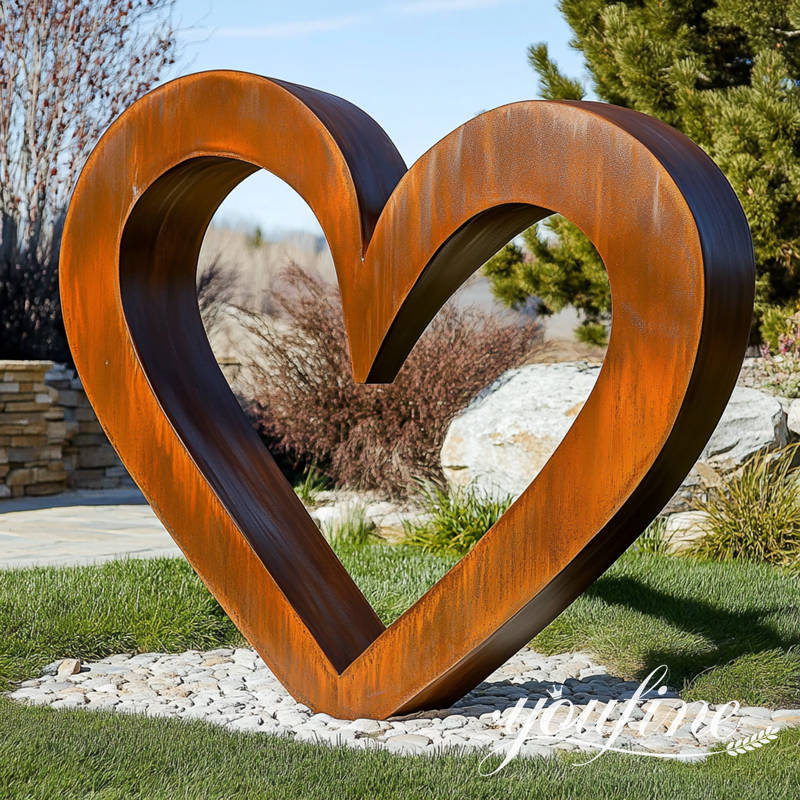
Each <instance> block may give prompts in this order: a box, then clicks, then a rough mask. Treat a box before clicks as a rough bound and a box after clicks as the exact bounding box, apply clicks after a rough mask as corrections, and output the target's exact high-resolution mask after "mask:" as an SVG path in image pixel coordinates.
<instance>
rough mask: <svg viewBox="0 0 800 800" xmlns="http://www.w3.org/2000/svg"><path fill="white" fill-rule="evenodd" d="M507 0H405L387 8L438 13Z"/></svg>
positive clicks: (490, 4)
mask: <svg viewBox="0 0 800 800" xmlns="http://www.w3.org/2000/svg"><path fill="white" fill-rule="evenodd" d="M507 2H509V0H406V1H405V2H399V3H392V4H391V5H389V9H390V10H392V11H399V12H400V13H401V14H420V15H422V14H439V13H442V12H448V11H469V10H470V9H473V8H491V7H493V6H499V5H505V4H506V3H507Z"/></svg>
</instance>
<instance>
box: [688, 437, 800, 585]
mask: <svg viewBox="0 0 800 800" xmlns="http://www.w3.org/2000/svg"><path fill="white" fill-rule="evenodd" d="M796 454H797V445H792V446H790V447H787V448H785V449H784V450H783V451H782V452H781V453H779V454H777V455H776V454H774V453H766V452H762V453H758V454H757V455H755V456H753V458H751V459H750V460H749V461H748V462H747V463H746V464H745V465H744V467H743V468H742V471H741V473H740V474H739V475H737V476H735V477H733V478H731V480H729V481H728V483H727V484H726V485H725V486H724V487H723V489H722V490H721V491H720V492H718V493H717V494H716V495H714V496H712V497H710V498H709V500H708V501H707V502H706V503H704V504H702V505H701V506H700V507H701V510H703V511H705V512H706V513H707V514H708V519H707V521H706V523H705V527H706V533H705V535H704V536H703V537H702V538H700V539H699V540H698V541H697V542H696V543H695V544H694V546H693V547H692V550H691V553H692V554H694V555H697V556H701V557H703V558H709V559H713V560H715V561H730V560H733V559H742V560H746V561H759V562H765V563H768V564H774V565H776V566H780V567H783V568H786V569H789V570H790V571H792V572H800V483H798V481H799V480H800V473H798V470H797V468H796V467H794V466H793V461H794V459H795V456H796Z"/></svg>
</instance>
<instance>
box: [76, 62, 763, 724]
mask: <svg viewBox="0 0 800 800" xmlns="http://www.w3.org/2000/svg"><path fill="white" fill-rule="evenodd" d="M259 168H264V169H267V170H269V171H270V172H272V173H274V174H275V175H277V176H278V177H280V178H282V179H283V180H285V181H286V182H287V183H288V184H290V185H291V186H293V187H294V188H295V189H296V190H297V192H299V194H300V195H302V196H303V198H305V200H306V201H307V202H308V204H309V205H310V206H311V208H312V209H313V211H314V213H315V214H316V216H317V219H318V220H319V221H320V223H321V225H322V227H323V229H324V231H325V233H326V235H327V239H328V243H329V244H330V248H331V252H332V254H333V260H334V263H335V265H336V270H337V274H338V280H339V286H340V289H341V295H342V304H343V309H344V318H345V323H346V328H347V335H348V338H349V346H350V354H351V359H352V365H353V373H354V375H355V378H356V379H357V380H359V381H368V382H369V381H374V382H385V381H391V380H392V378H393V377H394V375H395V374H396V372H397V370H398V369H399V367H400V366H401V364H402V363H403V360H404V359H405V358H406V356H407V355H408V353H409V351H410V349H411V348H412V347H413V345H414V342H415V341H416V340H417V338H418V337H419V336H420V334H421V333H422V331H423V329H424V328H425V326H426V325H427V324H428V322H429V321H430V320H431V318H432V317H433V316H434V315H435V314H436V312H437V310H438V309H439V308H440V307H441V305H442V303H443V302H444V301H445V300H446V299H447V298H448V296H449V295H450V294H451V293H452V292H453V291H454V290H455V289H456V288H457V287H458V286H459V285H460V284H461V283H462V282H463V281H464V280H465V279H466V278H467V277H468V276H469V275H470V274H471V273H472V272H473V271H474V270H475V269H477V268H478V267H479V266H480V265H481V264H482V263H483V262H484V261H485V260H486V259H487V258H488V257H489V256H491V255H492V254H493V253H494V252H496V251H497V250H498V249H499V248H500V247H501V246H502V245H503V244H504V243H505V242H507V241H508V240H509V239H510V238H512V237H513V236H514V235H515V234H516V233H518V232H519V231H521V230H523V229H524V228H526V227H528V226H529V225H531V224H532V223H534V222H536V221H537V220H539V219H542V218H543V217H545V216H547V215H548V214H551V213H554V212H559V213H561V214H564V215H565V216H566V217H568V218H569V219H571V220H572V221H573V222H575V223H576V224H577V225H578V226H580V228H581V229H582V230H583V231H584V232H585V233H586V234H587V235H588V236H589V238H590V239H591V240H592V242H594V244H595V246H596V247H597V249H598V251H599V252H600V255H601V256H602V258H603V261H604V263H605V264H606V266H607V269H608V274H609V278H610V282H611V292H612V298H613V307H614V313H613V327H612V331H611V340H610V344H609V348H608V354H607V356H606V359H605V362H604V364H603V368H602V371H601V373H600V377H599V378H598V380H597V384H596V386H595V388H594V390H593V392H592V394H591V396H590V397H589V399H588V400H587V402H586V404H585V406H584V407H583V410H582V411H581V412H580V414H579V415H578V417H577V418H576V420H575V422H574V424H573V426H572V428H571V429H570V430H569V432H568V434H567V435H566V437H565V438H564V440H563V441H562V442H561V444H560V445H559V447H558V449H557V450H556V451H555V453H554V454H553V456H552V457H551V459H550V460H549V461H548V463H547V464H546V466H545V467H544V469H543V470H542V471H541V472H540V473H539V475H538V476H537V477H536V479H535V480H534V481H533V483H531V485H530V486H529V487H528V489H527V490H526V491H525V492H524V493H523V494H522V496H521V497H520V498H519V499H518V500H517V502H516V503H514V505H513V506H512V507H511V508H510V509H509V510H508V511H507V512H506V514H505V515H504V516H503V517H502V519H500V520H499V522H497V524H496V525H495V526H494V527H493V528H492V529H491V530H490V531H489V533H488V534H487V535H486V536H485V537H484V538H483V539H482V540H481V541H480V542H478V544H477V545H476V546H475V547H474V549H473V550H472V551H471V552H470V553H469V554H468V555H467V556H465V557H464V558H463V559H462V560H461V561H460V562H459V563H458V564H457V565H456V566H455V567H454V568H453V569H452V570H450V572H449V573H447V575H445V577H444V578H442V580H440V581H439V583H438V584H436V586H434V587H433V588H432V589H431V590H430V591H429V592H428V593H427V594H426V595H425V596H424V597H422V598H421V599H420V600H419V601H418V602H417V603H415V604H414V606H412V607H411V608H410V609H409V610H408V611H407V612H406V613H405V614H404V615H403V616H402V617H400V618H399V619H398V620H397V621H396V622H395V623H394V624H392V625H391V626H390V627H389V628H385V627H384V625H383V624H382V623H381V622H380V620H379V619H378V617H377V616H376V614H375V612H374V611H373V610H372V608H371V607H370V605H369V603H368V602H367V601H366V599H365V598H364V597H363V595H362V594H361V592H360V591H359V590H358V588H357V587H356V585H355V584H354V583H353V581H352V579H351V578H350V576H349V575H348V574H347V572H346V571H345V570H344V568H343V567H342V565H341V564H340V562H339V561H338V559H337V558H336V556H335V555H334V553H333V551H332V550H331V549H330V547H329V546H328V544H327V543H326V542H325V540H324V539H323V537H322V536H321V535H320V533H319V531H318V530H317V528H316V526H315V525H314V523H313V522H312V520H311V518H310V517H309V515H308V514H307V513H306V511H305V509H304V507H303V505H302V503H301V502H300V500H299V499H298V498H297V497H296V496H295V494H294V492H293V491H292V489H291V487H290V486H289V485H288V483H287V482H286V481H285V480H284V478H283V477H282V475H281V473H280V472H279V471H278V469H277V467H276V466H275V463H274V462H273V460H272V458H271V457H270V455H269V453H268V452H267V451H266V449H265V448H264V446H263V445H262V443H261V441H260V440H259V438H258V436H257V435H256V434H255V433H254V431H253V430H252V429H251V427H250V425H249V424H248V421H247V419H246V418H245V416H244V415H243V413H242V412H241V411H240V409H239V406H238V404H237V402H236V400H235V398H234V396H233V394H232V393H231V390H230V389H229V387H228V384H227V383H226V381H225V379H224V377H223V376H222V373H221V372H220V370H219V369H218V367H217V365H216V363H215V360H214V357H213V355H212V353H211V349H210V347H209V344H208V341H207V340H206V336H205V333H204V331H203V326H202V323H201V320H200V315H199V313H198V308H197V300H196V294H195V270H196V264H197V256H198V251H199V250H200V244H201V242H202V239H203V235H204V232H205V230H206V227H207V225H208V224H209V220H210V219H211V217H212V216H213V214H214V211H215V209H216V208H217V206H218V205H219V204H220V202H221V201H222V200H223V198H224V197H225V196H226V195H227V194H228V193H229V192H230V191H231V189H233V187H234V186H236V184H238V183H239V182H240V181H241V180H243V179H244V178H245V177H247V176H248V175H250V174H251V173H252V172H254V171H255V170H257V169H259ZM753 287H754V265H753V251H752V244H751V241H750V235H749V230H748V226H747V223H746V221H745V217H744V214H743V212H742V209H741V207H740V205H739V203H738V201H737V199H736V196H735V195H734V193H733V190H732V189H731V187H730V186H729V184H728V183H727V181H726V180H725V178H724V177H723V176H722V174H721V173H720V171H719V170H718V169H717V167H716V166H715V165H714V164H713V162H712V161H711V160H710V159H709V158H708V157H707V156H706V155H705V154H704V153H703V152H702V151H701V150H700V148H698V147H697V146H695V145H694V144H693V143H692V142H691V141H690V140H689V139H687V138H686V137H685V136H683V135H682V134H680V133H677V132H676V131H674V130H673V129H671V128H669V127H668V126H666V125H664V124H662V123H661V122H659V121H657V120H655V119H651V118H650V117H647V116H645V115H643V114H639V113H636V112H634V111H630V110H626V109H623V108H618V107H615V106H610V105H605V104H601V103H592V102H545V101H535V102H521V103H514V104H511V105H508V106H504V107H502V108H497V109H495V110H493V111H489V112H486V113H484V114H481V115H480V116H478V117H476V118H474V119H472V120H470V121H469V122H467V123H466V124H464V125H462V126H461V127H460V128H458V129H457V130H455V131H453V133H451V134H450V135H449V136H447V137H445V138H444V139H443V140H442V141H440V142H439V143H438V144H436V145H435V146H434V147H433V148H432V149H431V150H429V151H428V152H427V153H426V154H425V155H424V156H422V157H421V158H420V159H419V161H417V162H416V163H415V164H414V165H413V166H412V167H411V168H410V169H407V168H406V166H405V164H404V163H403V161H402V159H401V157H400V155H399V154H398V152H397V150H396V149H395V148H394V146H393V145H392V143H391V141H390V140H389V138H388V137H387V136H386V134H385V133H384V132H383V130H381V128H380V127H379V126H378V125H377V124H376V123H375V122H374V121H373V120H372V119H371V118H370V117H368V116H367V115H366V114H365V113H364V112H362V111H361V110H359V109H358V108H356V107H355V106H353V105H351V104H350V103H348V102H346V101H344V100H342V99H340V98H338V97H334V96H332V95H329V94H325V93H323V92H319V91H315V90H314V89H309V88H306V87H303V86H296V85H293V84H290V83H285V82H283V81H277V80H270V79H267V78H263V77H259V76H256V75H249V74H243V73H236V72H209V73H203V74H198V75H191V76H189V77H185V78H181V79H179V80H177V81H174V82H172V83H169V84H167V85H165V86H162V87H161V88H159V89H157V90H156V91H154V92H152V93H150V94H148V95H147V96H146V97H144V98H143V99H141V100H139V101H138V102H137V103H135V104H134V105H133V106H132V107H131V108H129V109H128V110H127V111H126V112H125V113H124V114H123V115H122V116H121V117H120V118H119V119H118V120H117V121H116V122H115V123H114V124H113V125H112V126H111V128H110V129H109V130H108V132H107V133H106V134H105V136H104V137H103V139H102V141H101V142H100V143H99V145H98V146H97V148H96V149H95V151H94V152H93V153H92V156H91V158H90V159H89V161H88V163H87V165H86V167H85V169H84V171H83V174H82V175H81V178H80V180H79V182H78V185H77V188H76V190H75V193H74V196H73V199H72V203H71V205H70V208H69V214H68V216H67V221H66V228H65V231H64V237H63V244H62V252H61V298H62V303H63V309H64V318H65V322H66V327H67V333H68V335H69V341H70V344H71V346H72V352H73V355H74V358H75V364H76V366H77V368H78V372H79V373H80V376H81V379H82V381H83V385H84V387H85V388H86V392H87V394H88V396H89V398H90V400H91V402H92V405H93V406H94V408H95V410H96V411H97V414H98V416H99V418H100V421H101V423H102V425H103V427H104V428H105V430H106V433H107V434H108V436H109V438H110V440H111V442H112V443H113V445H114V447H115V448H116V449H117V451H118V453H119V454H120V456H121V458H122V460H123V461H124V463H125V465H126V466H127V467H128V469H129V470H130V473H131V475H132V476H133V477H134V479H135V480H136V482H137V483H138V484H139V486H140V487H141V488H142V491H143V492H144V494H145V496H146V497H147V498H148V500H149V501H150V503H151V504H152V506H153V508H154V509H155V511H156V513H157V514H158V516H159V517H160V518H161V520H162V521H163V522H164V524H165V525H166V527H167V529H168V530H169V531H170V533H171V534H172V536H173V537H174V538H175V540H176V541H177V543H178V544H179V545H180V547H181V549H182V550H183V552H184V553H185V554H186V557H187V558H188V560H189V562H190V563H191V564H192V566H193V567H194V569H195V570H196V571H197V572H198V574H199V575H200V577H201V578H202V579H203V581H205V583H206V584H207V585H208V587H209V589H210V590H211V591H212V592H213V593H214V595H215V596H216V598H217V599H218V600H219V602H220V603H221V604H222V606H223V607H224V608H225V610H226V611H227V612H228V614H229V615H230V616H231V618H232V619H233V621H234V622H235V623H236V625H237V626H238V627H239V629H240V630H241V631H242V632H243V633H244V635H245V636H246V637H247V638H248V639H249V641H250V642H251V643H252V644H253V646H254V647H255V648H256V650H258V652H259V653H260V654H261V655H262V656H263V658H264V660H265V661H266V662H267V664H268V665H269V666H270V668H271V669H272V670H273V672H274V673H275V674H276V675H277V677H278V678H279V679H280V680H281V681H282V682H283V684H284V685H285V686H286V688H287V689H288V690H289V691H290V692H291V693H292V695H293V696H294V697H295V698H296V699H297V700H299V701H301V702H303V703H305V704H307V705H308V706H310V707H311V708H313V709H316V710H318V711H325V712H328V713H329V714H332V715H334V716H337V717H350V718H352V717H356V716H363V717H378V718H380V717H387V716H389V715H392V714H398V713H404V712H410V711H412V710H416V709H421V708H426V707H436V706H439V707H441V706H446V705H448V704H449V703H451V702H452V701H454V700H456V699H457V698H459V697H461V696H462V695H463V694H464V693H465V692H467V691H468V690H469V689H471V688H472V687H473V686H475V684H476V683H478V682H479V681H480V680H481V679H483V678H484V677H485V676H486V675H487V674H488V673H490V672H491V671H492V670H494V669H495V668H496V667H497V666H498V665H500V664H501V663H502V662H503V661H504V660H505V659H507V658H508V657H509V656H510V655H511V654H512V653H514V652H515V651H516V650H518V649H519V648H520V647H521V646H522V645H524V644H525V643H526V642H528V641H529V640H530V638H531V637H532V636H533V635H534V634H536V633H537V632H538V631H539V630H541V629H542V628H543V627H544V626H545V625H547V624H548V623H549V622H550V621H551V620H552V619H553V618H554V617H555V616H557V615H558V614H559V613H560V612H561V611H562V610H563V609H564V608H565V607H566V606H567V605H569V603H571V602H572V601H573V600H574V599H575V597H577V596H578V595H579V594H580V593H581V592H582V591H583V590H584V589H586V588H587V587H588V586H589V585H590V584H591V583H592V582H593V581H594V580H595V579H596V578H597V577H598V576H599V575H600V574H601V573H602V572H603V571H604V570H605V569H607V568H608V567H609V566H610V565H611V564H612V563H613V562H614V560H615V559H616V558H617V557H618V556H619V555H620V554H621V553H622V552H623V550H625V548H626V547H628V546H629V545H630V543H631V542H632V541H633V540H634V538H635V537H636V536H637V535H638V534H639V533H640V532H641V531H642V530H643V529H644V528H645V526H646V525H647V524H648V523H649V522H650V521H651V520H652V518H653V517H654V516H655V515H656V514H657V513H658V512H659V511H660V510H661V508H662V507H663V505H664V503H665V502H666V501H667V500H668V499H669V497H670V496H671V495H672V493H673V492H674V491H675V489H676V488H677V487H678V485H679V484H680V482H681V480H682V479H683V478H684V476H685V475H686V473H687V472H688V470H689V469H690V467H691V466H692V464H693V462H694V461H695V459H696V458H697V456H698V455H699V453H700V451H701V449H702V448H703V445H704V444H705V442H706V440H707V439H708V437H709V436H710V434H711V432H712V431H713V429H714V426H715V424H716V422H717V420H718V419H719V416H720V414H721V413H722V411H723V409H724V407H725V404H726V402H727V400H728V397H729V395H730V393H731V391H732V389H733V386H734V383H735V380H736V376H737V373H738V370H739V366H740V364H741V361H742V357H743V354H744V349H745V345H746V341H747V337H748V331H749V327H750V319H751V311H752V303H753Z"/></svg>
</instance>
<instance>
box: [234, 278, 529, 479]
mask: <svg viewBox="0 0 800 800" xmlns="http://www.w3.org/2000/svg"><path fill="white" fill-rule="evenodd" d="M277 284H278V286H279V288H278V289H277V290H276V291H275V293H274V296H273V297H272V298H271V307H273V308H276V309H278V313H279V317H278V320H277V321H276V322H275V324H272V325H264V323H263V318H256V317H254V316H250V317H249V322H248V323H247V328H248V330H249V332H250V333H251V335H253V336H254V337H255V340H256V342H257V349H258V353H259V357H258V359H257V361H258V363H257V364H256V365H254V367H253V369H252V371H251V377H250V382H249V387H250V388H249V389H248V394H249V398H248V400H247V401H246V407H247V408H248V410H249V412H250V414H251V416H252V417H253V419H254V421H255V423H256V425H257V427H258V429H259V430H260V432H261V434H262V435H263V437H264V439H265V441H266V442H267V443H268V446H269V447H270V449H271V450H272V451H273V453H275V455H276V456H278V457H279V458H280V457H281V456H284V457H287V456H288V458H289V459H290V460H291V461H292V462H294V464H296V465H301V466H308V465H310V464H314V465H315V467H316V469H317V470H318V471H319V472H321V473H322V474H324V475H326V476H327V477H328V478H330V479H331V480H332V481H333V482H334V483H335V484H336V485H339V486H348V487H352V488H359V489H370V488H374V489H379V490H381V491H382V492H385V493H387V494H391V495H403V494H406V493H407V492H409V491H410V490H411V488H412V487H413V485H414V479H415V478H422V479H431V478H433V479H438V478H440V477H441V472H440V467H439V451H440V449H441V445H442V440H443V439H444V435H445V432H446V428H447V424H448V423H449V421H450V419H451V418H452V417H453V416H454V415H455V414H456V413H457V412H458V411H460V410H461V409H462V408H463V407H464V406H465V405H466V404H467V403H468V402H469V401H470V400H471V399H472V398H473V397H474V396H475V395H476V394H477V393H478V392H479V391H480V390H481V389H483V388H484V387H485V386H487V385H488V384H489V383H491V382H492V381H493V380H494V379H495V378H497V377H498V376H499V375H500V374H501V373H502V372H504V371H505V370H507V369H509V368H510V367H513V366H514V365H516V364H517V363H519V362H520V361H521V360H522V359H523V358H524V357H525V356H526V355H527V354H528V353H529V352H530V350H531V348H532V347H533V345H534V343H535V342H536V341H538V338H539V326H538V324H536V323H535V322H530V323H528V324H525V325H518V324H513V323H509V322H507V321H506V322H503V321H501V319H500V318H499V317H497V316H495V315H491V314H485V313H481V312H479V311H476V310H474V309H467V310H459V309H456V308H455V307H453V306H452V305H448V306H445V307H444V308H443V309H442V310H441V311H440V312H439V314H438V315H437V316H436V318H435V319H434V320H433V322H432V323H431V324H430V325H429V327H428V329H427V330H426V331H425V333H424V334H423V335H422V337H421V338H420V340H419V342H417V345H416V346H415V347H414V349H413V351H412V352H411V354H410V355H409V357H408V359H407V361H406V363H405V364H404V365H403V368H402V369H401V370H400V373H399V374H398V376H397V378H396V379H395V381H394V383H392V384H387V385H376V386H365V385H359V384H356V383H355V382H354V381H353V379H352V376H351V369H350V361H349V356H348V351H347V342H346V339H345V332H344V323H343V319H342V310H341V304H340V301H339V295H338V291H337V290H336V288H335V287H331V286H329V285H327V284H324V283H321V282H320V281H319V280H317V279H316V278H314V277H312V276H310V275H307V274H306V273H304V272H303V271H302V270H300V269H299V268H298V267H296V266H291V267H289V268H288V269H287V270H286V271H285V272H284V273H283V275H282V276H281V280H280V281H278V282H277ZM276 450H277V452H276Z"/></svg>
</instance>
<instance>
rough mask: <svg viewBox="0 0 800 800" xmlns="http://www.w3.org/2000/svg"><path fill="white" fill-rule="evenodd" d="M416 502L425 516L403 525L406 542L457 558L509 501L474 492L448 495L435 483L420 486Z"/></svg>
mask: <svg viewBox="0 0 800 800" xmlns="http://www.w3.org/2000/svg"><path fill="white" fill-rule="evenodd" d="M419 498H420V500H421V504H422V507H423V509H424V512H425V516H424V517H423V518H422V519H421V520H419V521H417V522H414V523H409V522H406V523H404V525H403V527H404V529H405V533H406V542H407V543H408V544H412V545H415V546H417V547H422V548H423V549H424V550H426V551H427V552H430V553H455V554H458V555H464V554H465V553H467V552H469V551H470V550H471V549H472V548H473V546H474V545H475V543H476V542H477V541H478V540H479V539H480V538H481V536H483V534H484V533H486V531H488V530H489V528H491V527H492V525H494V523H495V522H497V520H498V519H500V517H501V516H502V515H503V514H504V513H505V511H506V509H507V508H508V507H509V506H510V505H511V501H512V498H511V497H510V496H508V497H503V498H494V497H491V496H489V495H487V494H485V493H484V492H480V491H477V490H474V489H471V490H470V489H459V490H455V491H448V490H447V489H446V488H445V487H443V486H441V485H440V484H437V483H423V484H420V492H419Z"/></svg>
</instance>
